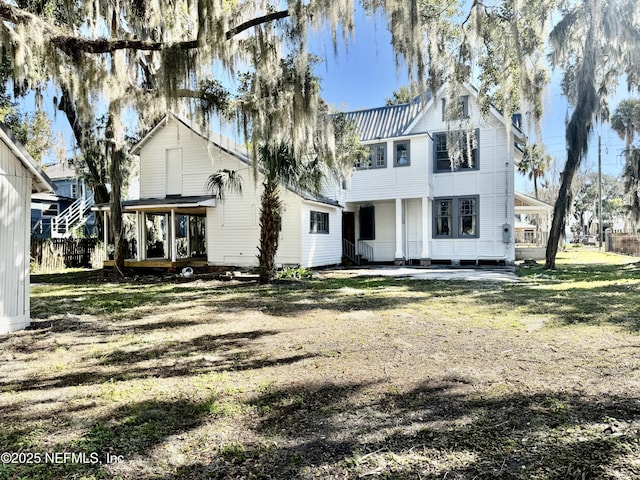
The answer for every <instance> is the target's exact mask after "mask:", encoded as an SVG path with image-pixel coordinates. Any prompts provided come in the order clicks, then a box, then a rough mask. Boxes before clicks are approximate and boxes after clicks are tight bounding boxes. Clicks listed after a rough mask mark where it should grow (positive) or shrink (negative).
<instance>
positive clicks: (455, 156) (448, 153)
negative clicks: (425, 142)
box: [433, 130, 480, 173]
mask: <svg viewBox="0 0 640 480" xmlns="http://www.w3.org/2000/svg"><path fill="white" fill-rule="evenodd" d="M479 143H480V131H479V130H475V132H472V133H469V132H466V131H456V132H449V133H446V132H442V133H436V134H434V135H433V164H434V165H433V170H434V172H436V173H438V172H447V171H449V172H451V171H461V170H479V169H480V154H479V148H478V145H479Z"/></svg>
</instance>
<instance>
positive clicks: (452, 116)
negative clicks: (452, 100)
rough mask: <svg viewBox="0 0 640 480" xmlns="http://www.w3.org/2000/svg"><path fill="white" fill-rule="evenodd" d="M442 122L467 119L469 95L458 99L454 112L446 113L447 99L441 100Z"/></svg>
mask: <svg viewBox="0 0 640 480" xmlns="http://www.w3.org/2000/svg"><path fill="white" fill-rule="evenodd" d="M441 101H442V121H443V122H446V121H447V120H460V119H462V118H469V95H463V96H461V97H460V98H459V99H458V104H457V105H455V106H454V110H452V111H450V112H448V111H447V99H446V98H443V99H442V100H441Z"/></svg>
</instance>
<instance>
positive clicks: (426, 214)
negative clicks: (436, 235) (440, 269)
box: [420, 197, 432, 267]
mask: <svg viewBox="0 0 640 480" xmlns="http://www.w3.org/2000/svg"><path fill="white" fill-rule="evenodd" d="M429 203H430V202H429V197H422V254H421V255H420V258H421V259H420V265H422V266H423V267H429V266H430V265H431V251H430V249H429V246H430V240H431V225H432V221H431V208H430V206H429Z"/></svg>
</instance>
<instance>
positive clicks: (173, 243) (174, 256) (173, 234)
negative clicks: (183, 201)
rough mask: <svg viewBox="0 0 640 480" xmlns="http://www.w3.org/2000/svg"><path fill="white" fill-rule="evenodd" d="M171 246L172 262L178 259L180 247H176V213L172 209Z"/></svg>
mask: <svg viewBox="0 0 640 480" xmlns="http://www.w3.org/2000/svg"><path fill="white" fill-rule="evenodd" d="M169 235H170V237H169V245H170V246H171V261H172V262H175V261H176V260H177V259H178V246H177V245H176V211H175V209H171V226H170V227H169Z"/></svg>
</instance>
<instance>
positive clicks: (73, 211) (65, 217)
mask: <svg viewBox="0 0 640 480" xmlns="http://www.w3.org/2000/svg"><path fill="white" fill-rule="evenodd" d="M93 204H94V201H93V197H89V198H84V197H82V198H78V199H77V200H76V201H75V202H73V203H72V204H71V205H69V206H68V207H67V208H66V209H65V210H63V211H62V212H61V213H60V214H59V215H57V216H55V217H52V218H51V238H67V237H69V236H70V235H71V232H72V231H73V230H74V229H76V228H78V227H79V226H81V225H84V224H85V223H86V221H87V219H88V218H89V215H90V212H91V207H93Z"/></svg>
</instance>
